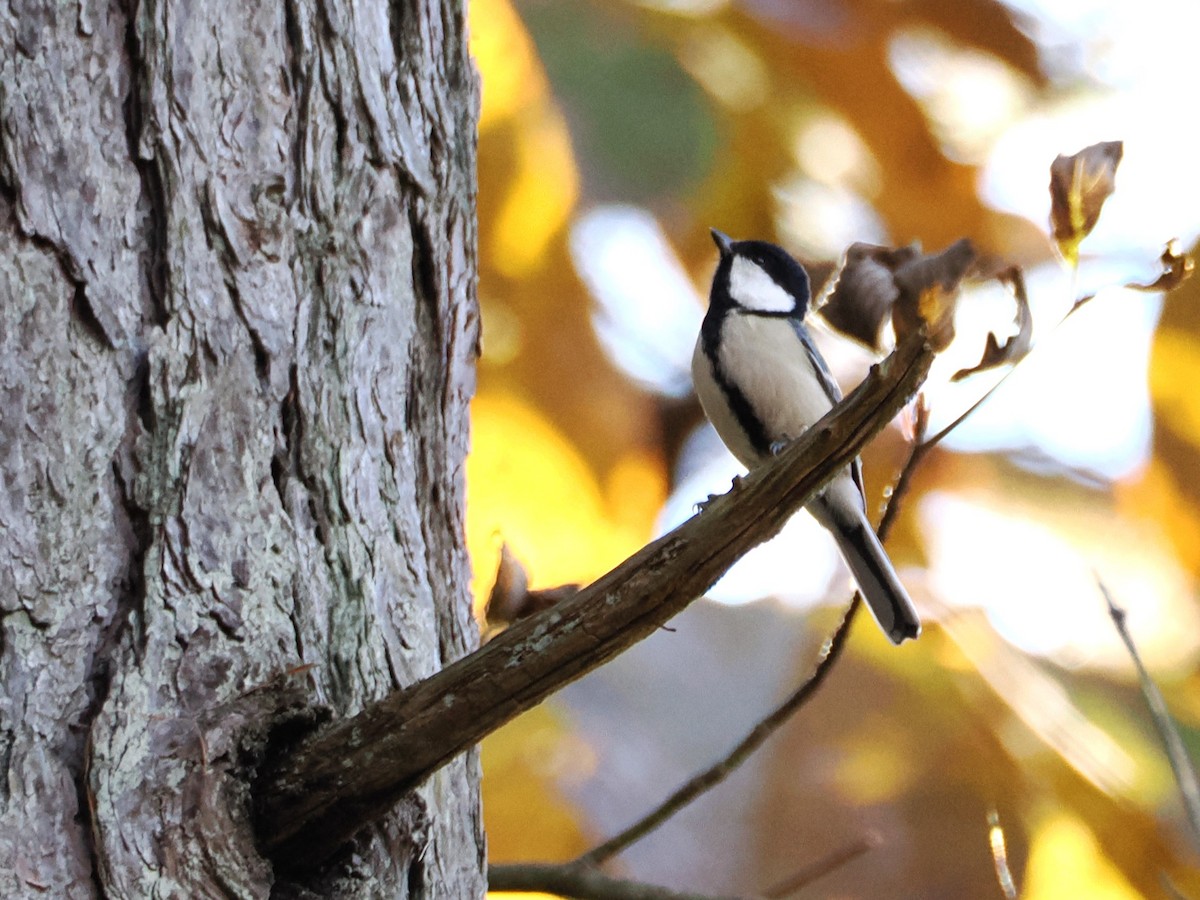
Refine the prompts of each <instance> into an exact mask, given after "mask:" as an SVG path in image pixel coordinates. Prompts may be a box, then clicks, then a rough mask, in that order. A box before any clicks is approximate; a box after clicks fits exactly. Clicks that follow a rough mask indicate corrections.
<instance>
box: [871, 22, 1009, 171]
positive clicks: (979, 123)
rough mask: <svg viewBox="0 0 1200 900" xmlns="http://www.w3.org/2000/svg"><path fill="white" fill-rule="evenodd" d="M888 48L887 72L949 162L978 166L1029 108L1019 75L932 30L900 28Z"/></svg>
mask: <svg viewBox="0 0 1200 900" xmlns="http://www.w3.org/2000/svg"><path fill="white" fill-rule="evenodd" d="M888 49H889V54H888V55H889V57H890V63H891V67H892V72H894V73H895V75H896V78H897V79H898V80H899V81H900V83H901V84H902V85H903V86H904V89H905V90H906V91H908V93H909V94H911V95H912V97H913V98H914V99H915V100H916V101H917V102H918V103H919V104H920V105H921V108H922V110H923V111H924V112H925V115H926V117H927V118H928V119H929V123H930V125H931V126H932V129H933V132H934V135H935V136H936V137H937V138H938V140H939V141H940V142H941V144H942V147H943V150H944V151H945V152H946V154H947V156H949V157H950V158H952V159H956V160H959V161H960V162H982V161H983V160H984V158H985V156H986V154H987V152H988V150H990V149H991V146H992V144H993V143H995V141H996V139H997V138H998V137H999V135H1000V134H1001V132H1002V131H1003V129H1004V128H1005V127H1007V126H1008V124H1009V123H1010V122H1012V121H1013V120H1014V119H1015V118H1016V117H1017V116H1018V115H1020V114H1021V113H1022V112H1023V111H1024V110H1025V108H1026V107H1027V106H1028V104H1029V97H1030V89H1029V86H1028V85H1027V84H1026V82H1025V79H1024V78H1023V77H1022V76H1021V74H1020V73H1019V72H1017V71H1016V70H1015V69H1012V68H1010V67H1009V66H1008V65H1007V64H1006V63H1004V62H1003V61H1002V60H1000V59H998V58H996V57H994V56H991V55H989V54H986V53H980V52H979V51H977V50H970V49H966V48H963V47H960V46H958V45H956V44H955V43H954V42H953V41H951V39H950V38H948V37H947V36H946V35H944V34H942V33H941V32H939V31H937V30H935V29H931V28H907V29H902V30H900V31H899V32H897V34H896V35H895V37H893V38H892V41H891V44H890V46H889V48H888Z"/></svg>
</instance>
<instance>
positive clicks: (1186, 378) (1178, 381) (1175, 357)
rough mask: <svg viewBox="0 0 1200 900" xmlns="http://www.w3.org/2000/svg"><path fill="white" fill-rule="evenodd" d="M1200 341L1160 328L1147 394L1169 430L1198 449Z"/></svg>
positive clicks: (1176, 331) (1199, 425) (1190, 336)
mask: <svg viewBox="0 0 1200 900" xmlns="http://www.w3.org/2000/svg"><path fill="white" fill-rule="evenodd" d="M1197 382H1200V342H1198V341H1197V339H1196V337H1195V336H1194V335H1191V334H1186V333H1184V332H1182V331H1178V330H1176V329H1173V328H1160V329H1159V331H1158V334H1157V335H1156V336H1155V339H1154V365H1153V366H1151V367H1150V394H1151V396H1152V397H1153V398H1154V401H1155V403H1156V404H1157V405H1158V408H1159V415H1161V416H1162V417H1163V418H1164V419H1165V420H1167V421H1168V422H1169V423H1170V425H1171V428H1172V430H1174V431H1176V432H1177V433H1179V434H1180V436H1182V437H1185V438H1187V439H1188V440H1189V441H1190V442H1191V443H1192V444H1193V445H1196V446H1200V393H1198V392H1197V391H1196V389H1195V386H1196V384H1197Z"/></svg>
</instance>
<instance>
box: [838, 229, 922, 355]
mask: <svg viewBox="0 0 1200 900" xmlns="http://www.w3.org/2000/svg"><path fill="white" fill-rule="evenodd" d="M920 255H921V249H920V248H919V247H918V246H917V245H915V244H910V245H909V246H907V247H898V248H896V249H892V248H891V247H880V246H878V245H876V244H864V243H856V244H851V245H850V247H849V248H848V249H847V250H846V255H845V258H844V260H843V261H842V265H841V268H840V269H839V270H838V272H837V275H836V278H835V280H834V285H833V289H832V290H831V291H829V292H828V294H827V295H826V299H825V303H824V305H823V306H822V307H821V315H822V316H823V317H824V318H825V321H827V322H828V323H829V324H830V325H831V326H832V327H834V328H836V329H837V330H838V331H839V332H841V333H842V334H844V335H846V336H847V337H851V338H853V339H854V340H856V341H858V342H860V343H862V344H864V345H865V346H867V347H870V348H871V349H872V350H874V351H876V352H881V351H882V350H883V341H882V334H881V332H882V330H883V323H884V321H885V320H886V319H887V317H888V315H889V314H890V313H891V311H892V307H893V306H894V305H895V303H896V299H897V298H898V297H899V296H900V289H899V288H897V287H896V281H895V272H896V270H897V269H898V268H900V267H901V266H903V265H904V264H906V263H909V262H911V261H912V260H914V259H916V258H917V257H919V256H920Z"/></svg>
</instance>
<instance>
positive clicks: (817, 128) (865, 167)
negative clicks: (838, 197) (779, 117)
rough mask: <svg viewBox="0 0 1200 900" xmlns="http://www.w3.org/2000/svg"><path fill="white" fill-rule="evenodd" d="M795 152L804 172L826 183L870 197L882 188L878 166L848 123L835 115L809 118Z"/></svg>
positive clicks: (801, 130)
mask: <svg viewBox="0 0 1200 900" xmlns="http://www.w3.org/2000/svg"><path fill="white" fill-rule="evenodd" d="M792 152H793V154H794V155H795V157H796V162H797V163H798V164H799V166H800V167H801V168H802V169H804V171H805V173H806V174H808V175H810V176H811V177H812V178H815V179H816V180H817V181H822V182H824V183H825V184H831V185H845V186H847V187H856V188H858V189H859V190H861V191H863V192H865V193H868V194H871V193H874V192H875V191H876V190H878V187H879V164H878V163H877V162H876V161H875V157H874V156H872V155H871V151H870V149H868V147H867V145H866V144H864V143H863V141H862V138H860V137H859V136H858V132H856V131H855V130H854V129H853V128H852V127H851V126H850V124H849V123H847V122H846V121H845V120H844V119H842V118H840V117H838V116H833V115H815V116H808V117H806V118H805V119H804V120H803V122H802V123H801V125H800V126H799V128H798V130H797V134H796V139H795V142H794V144H793V148H792Z"/></svg>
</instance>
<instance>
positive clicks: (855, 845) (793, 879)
mask: <svg viewBox="0 0 1200 900" xmlns="http://www.w3.org/2000/svg"><path fill="white" fill-rule="evenodd" d="M879 844H880V838H879V835H877V834H875V833H874V832H869V833H868V834H865V835H863V836H862V837H860V838H859V839H858V840H856V841H854V842H852V843H850V844H847V845H846V846H845V847H839V848H838V849H837V850H834V851H833V852H832V853H827V854H826V855H825V856H823V857H821V858H820V859H818V860H815V861H814V862H811V863H809V864H808V865H806V866H805V867H804V868H802V869H799V870H797V871H796V872H793V873H792V874H791V875H789V876H788V877H787V878H785V879H783V880H782V881H778V882H776V883H775V884H773V885H771V886H770V887H769V888H767V889H766V890H765V891H763V896H764V897H768V898H777V897H786V896H788V895H789V894H794V893H796V891H798V890H800V889H801V888H804V887H808V885H810V884H812V883H813V882H814V881H816V880H817V879H818V878H821V877H822V876H824V875H828V874H829V873H830V872H833V871H836V870H837V869H840V868H841V867H842V866H844V865H846V863H848V862H850V861H851V860H855V859H858V858H859V857H860V856H862V855H863V854H864V853H866V852H867V851H868V850H874V849H875V848H876V847H878V846H879Z"/></svg>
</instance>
